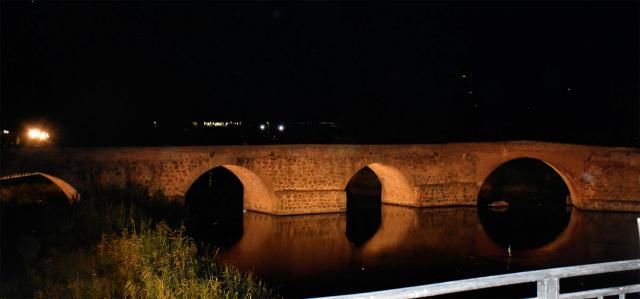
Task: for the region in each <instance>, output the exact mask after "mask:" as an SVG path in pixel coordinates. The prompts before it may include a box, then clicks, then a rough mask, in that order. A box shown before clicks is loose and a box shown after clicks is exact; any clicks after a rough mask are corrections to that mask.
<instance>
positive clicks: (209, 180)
mask: <svg viewBox="0 0 640 299" xmlns="http://www.w3.org/2000/svg"><path fill="white" fill-rule="evenodd" d="M185 205H186V208H187V219H186V221H185V224H186V227H187V231H188V233H189V234H191V235H193V236H194V237H195V238H196V239H198V240H201V241H204V242H205V243H207V244H212V245H217V246H221V247H229V246H232V245H233V244H235V243H236V242H237V241H238V240H240V238H241V237H242V233H243V223H242V217H243V185H242V182H241V181H240V180H239V179H238V177H236V176H235V175H234V174H233V173H232V172H231V171H229V170H228V169H226V168H225V167H223V166H221V167H216V168H213V169H211V170H209V171H207V172H205V173H204V174H203V175H202V176H200V177H199V178H198V179H197V180H196V181H195V182H194V183H193V185H192V186H191V188H189V191H188V192H187V194H186V196H185Z"/></svg>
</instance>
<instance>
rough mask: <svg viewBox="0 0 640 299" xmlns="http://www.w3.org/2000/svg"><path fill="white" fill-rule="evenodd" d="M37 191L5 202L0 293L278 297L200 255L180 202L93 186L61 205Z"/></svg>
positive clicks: (252, 279) (10, 295)
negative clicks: (77, 198)
mask: <svg viewBox="0 0 640 299" xmlns="http://www.w3.org/2000/svg"><path fill="white" fill-rule="evenodd" d="M48 188H49V187H43V191H44V192H46V191H47V190H48ZM14 190H18V191H19V190H22V189H20V188H17V189H16V188H14ZM4 192H6V190H5V191H4ZM32 193H33V189H30V190H29V192H28V193H26V194H27V195H25V194H19V195H17V196H16V195H15V194H12V196H14V198H16V200H14V201H3V202H2V260H3V263H2V271H1V272H2V281H1V285H2V286H1V287H0V298H14V297H21V298H22V297H34V298H123V297H126V298H245V297H248V298H252V297H256V298H265V297H275V295H274V294H273V293H272V292H271V291H270V290H269V289H268V288H267V287H266V286H265V285H264V284H263V283H262V282H260V281H258V280H257V279H256V278H255V277H253V276H252V275H251V274H243V273H241V272H239V271H238V270H237V269H235V268H233V267H228V266H225V265H221V264H219V263H217V262H216V257H215V255H211V254H200V253H199V252H198V248H197V247H196V244H195V241H194V240H193V239H192V238H190V237H188V236H187V235H185V231H184V228H183V227H182V226H181V225H180V220H181V219H182V213H181V208H180V207H179V206H177V205H175V204H171V203H169V202H168V201H167V200H165V199H164V198H162V197H161V196H148V193H147V192H146V190H144V189H141V188H135V187H130V188H127V190H124V191H123V190H115V189H114V190H94V191H85V192H84V193H83V194H82V195H83V196H82V200H81V201H79V202H76V203H74V204H72V205H61V204H59V203H58V204H53V203H47V202H43V201H42V200H41V199H42V197H41V196H38V197H37V200H30V199H29V198H30V197H29V195H30V194H32ZM25 240H26V241H25ZM20 244H26V245H20ZM25 248H27V249H28V250H24V249H25ZM25 252H32V253H31V254H25Z"/></svg>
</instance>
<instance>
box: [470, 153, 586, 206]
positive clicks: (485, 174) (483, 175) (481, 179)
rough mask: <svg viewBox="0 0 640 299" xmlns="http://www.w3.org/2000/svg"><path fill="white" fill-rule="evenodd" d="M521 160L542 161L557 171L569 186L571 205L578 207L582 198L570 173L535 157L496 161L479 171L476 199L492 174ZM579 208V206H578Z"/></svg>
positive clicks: (517, 157) (518, 157)
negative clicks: (505, 165) (512, 162)
mask: <svg viewBox="0 0 640 299" xmlns="http://www.w3.org/2000/svg"><path fill="white" fill-rule="evenodd" d="M519 159H532V160H537V161H540V162H542V163H544V164H546V165H547V166H549V167H550V168H551V169H553V170H554V171H555V173H556V174H558V175H559V176H560V178H562V180H563V181H564V183H565V185H566V186H567V188H568V189H569V196H570V203H571V204H572V205H577V203H580V200H581V198H580V197H579V194H578V193H577V192H576V189H575V187H574V183H573V179H572V178H571V177H570V176H569V175H568V172H567V171H566V170H565V169H563V168H559V167H558V166H557V165H555V164H553V163H551V162H548V161H547V160H545V159H543V158H538V157H534V156H516V157H512V158H509V159H501V160H498V161H495V162H494V163H491V164H490V165H489V166H488V167H485V168H484V169H479V170H478V173H477V178H478V181H477V186H478V189H477V193H476V197H475V198H476V199H477V198H478V196H479V195H480V191H481V187H482V185H483V184H484V183H485V182H486V181H487V179H488V178H489V176H491V174H493V173H494V172H495V171H496V170H497V169H498V168H500V167H501V166H502V165H504V164H507V163H509V162H511V161H515V160H519ZM578 206H579V205H578Z"/></svg>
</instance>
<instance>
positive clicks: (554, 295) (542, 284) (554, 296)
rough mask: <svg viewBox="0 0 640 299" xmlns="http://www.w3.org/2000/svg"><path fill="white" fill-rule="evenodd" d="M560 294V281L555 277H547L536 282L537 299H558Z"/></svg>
mask: <svg viewBox="0 0 640 299" xmlns="http://www.w3.org/2000/svg"><path fill="white" fill-rule="evenodd" d="M559 294H560V281H559V279H558V278H557V277H547V278H545V279H543V280H539V281H538V298H539V299H558V295H559Z"/></svg>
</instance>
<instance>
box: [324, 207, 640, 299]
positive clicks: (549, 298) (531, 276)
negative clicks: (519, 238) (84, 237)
mask: <svg viewBox="0 0 640 299" xmlns="http://www.w3.org/2000/svg"><path fill="white" fill-rule="evenodd" d="M637 222H638V232H639V236H640V218H638V219H637ZM631 270H640V259H635V260H626V261H617V262H607V263H598V264H590V265H580V266H570V267H561V268H552V269H544V270H534V271H526V272H518V273H510V274H502V275H493V276H485V277H478V278H471V279H463V280H455V281H448V282H442V283H434V284H427V285H421V286H415V287H406V288H398V289H390V290H384V291H376V292H368V293H358V294H350V295H341V296H331V297H323V298H341V299H347V298H422V297H430V296H437V295H446V294H455V293H460V292H467V291H475V290H481V289H488V288H494V287H502V286H509V285H515V284H522V283H533V282H535V283H536V284H537V296H536V298H544V299H556V298H563V299H569V298H603V297H604V296H614V295H618V298H625V294H631V293H640V281H638V283H637V284H633V285H626V286H618V287H609V288H601V289H592V290H586V291H580V292H572V293H560V279H563V278H568V277H578V276H587V275H595V274H603V273H612V272H620V271H631Z"/></svg>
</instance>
